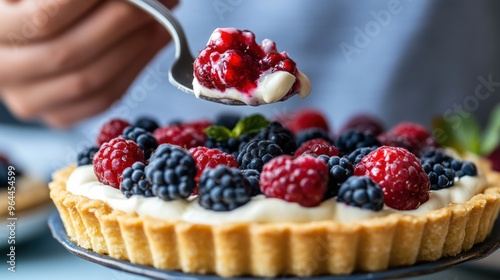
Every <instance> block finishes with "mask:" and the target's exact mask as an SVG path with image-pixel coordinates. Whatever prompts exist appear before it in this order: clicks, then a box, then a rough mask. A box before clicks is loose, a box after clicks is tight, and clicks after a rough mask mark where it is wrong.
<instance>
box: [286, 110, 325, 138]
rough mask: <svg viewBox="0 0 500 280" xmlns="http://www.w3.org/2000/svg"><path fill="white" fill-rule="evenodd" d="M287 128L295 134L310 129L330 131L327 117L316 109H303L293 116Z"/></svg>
mask: <svg viewBox="0 0 500 280" xmlns="http://www.w3.org/2000/svg"><path fill="white" fill-rule="evenodd" d="M287 128H288V129H290V130H291V131H292V132H293V133H295V134H297V133H299V132H301V131H303V130H306V129H310V128H319V129H323V130H324V131H326V132H328V131H330V128H329V125H328V121H327V120H326V117H325V116H324V115H323V114H322V113H321V112H320V111H318V110H315V109H302V110H300V111H298V112H296V113H295V114H293V115H292V118H291V120H290V121H289V122H288V123H287Z"/></svg>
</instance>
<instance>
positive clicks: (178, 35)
mask: <svg viewBox="0 0 500 280" xmlns="http://www.w3.org/2000/svg"><path fill="white" fill-rule="evenodd" d="M127 1H128V2H130V3H132V4H134V5H135V6H137V7H138V8H140V9H142V10H143V11H145V12H146V13H148V14H150V15H151V16H153V17H154V18H155V19H156V20H157V21H158V22H159V23H161V24H162V25H163V26H164V27H165V28H166V29H167V30H168V32H169V33H170V36H172V38H173V39H174V43H175V57H176V58H179V57H180V56H181V55H182V54H183V53H188V54H189V47H188V42H187V39H186V35H185V34H184V30H183V29H182V26H181V25H180V23H179V22H178V21H177V19H176V18H175V17H174V15H173V14H172V12H170V10H169V9H168V8H167V7H165V6H164V5H163V4H161V3H160V2H158V1H157V0H127Z"/></svg>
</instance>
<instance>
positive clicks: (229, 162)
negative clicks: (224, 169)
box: [189, 147, 238, 194]
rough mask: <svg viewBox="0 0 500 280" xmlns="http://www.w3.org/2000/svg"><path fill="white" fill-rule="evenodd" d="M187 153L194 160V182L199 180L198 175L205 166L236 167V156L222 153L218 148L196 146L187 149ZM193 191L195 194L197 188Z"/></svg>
mask: <svg viewBox="0 0 500 280" xmlns="http://www.w3.org/2000/svg"><path fill="white" fill-rule="evenodd" d="M189 153H190V154H191V156H192V157H193V158H194V161H195V162H196V177H195V181H196V182H198V181H199V180H200V176H201V174H202V173H203V170H205V169H206V168H214V167H216V166H217V165H226V166H229V167H238V161H236V158H235V157H234V156H233V155H231V154H228V153H224V152H222V151H221V150H219V149H209V148H207V147H196V148H191V149H190V150H189ZM193 193H194V194H196V193H197V190H195V191H194V192H193Z"/></svg>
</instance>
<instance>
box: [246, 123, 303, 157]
mask: <svg viewBox="0 0 500 280" xmlns="http://www.w3.org/2000/svg"><path fill="white" fill-rule="evenodd" d="M254 139H258V140H270V141H273V142H274V143H276V144H277V145H278V146H279V147H280V148H281V150H283V153H285V154H287V155H292V154H293V153H294V152H295V150H296V149H297V144H296V143H295V137H294V134H293V133H292V132H291V131H290V130H288V129H287V128H285V127H283V126H282V125H281V124H280V123H279V122H271V123H269V125H268V126H267V127H266V128H265V129H263V130H261V131H260V132H259V133H258V134H257V136H255V138H254Z"/></svg>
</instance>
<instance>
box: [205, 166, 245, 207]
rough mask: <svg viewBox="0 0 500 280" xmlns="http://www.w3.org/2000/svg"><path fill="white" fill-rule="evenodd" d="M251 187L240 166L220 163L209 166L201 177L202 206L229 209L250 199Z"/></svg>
mask: <svg viewBox="0 0 500 280" xmlns="http://www.w3.org/2000/svg"><path fill="white" fill-rule="evenodd" d="M251 197H252V195H251V187H250V183H249V182H248V179H247V178H245V176H243V174H242V173H241V171H240V170H239V169H238V168H231V167H228V166H225V165H219V166H217V167H215V168H207V169H205V170H204V171H203V173H202V175H201V178H200V194H199V196H198V198H199V200H198V202H199V204H200V205H201V207H203V208H205V209H209V210H213V211H229V210H233V209H236V208H238V207H240V206H242V205H244V204H246V203H247V202H249V201H250V198H251Z"/></svg>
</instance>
